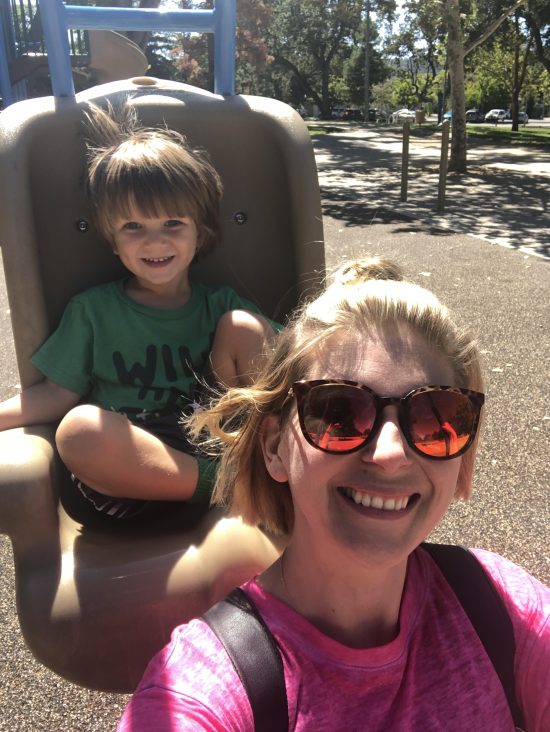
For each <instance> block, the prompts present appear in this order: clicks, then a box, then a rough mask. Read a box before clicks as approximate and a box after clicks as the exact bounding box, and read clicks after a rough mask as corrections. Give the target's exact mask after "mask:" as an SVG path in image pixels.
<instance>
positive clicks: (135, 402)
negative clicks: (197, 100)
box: [0, 104, 272, 518]
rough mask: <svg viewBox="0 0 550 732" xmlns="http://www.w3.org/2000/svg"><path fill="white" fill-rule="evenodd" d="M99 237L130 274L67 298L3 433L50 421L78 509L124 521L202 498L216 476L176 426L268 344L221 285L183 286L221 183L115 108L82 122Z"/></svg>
mask: <svg viewBox="0 0 550 732" xmlns="http://www.w3.org/2000/svg"><path fill="white" fill-rule="evenodd" d="M86 136H87V144H88V165H87V188H88V194H89V199H90V202H91V206H92V209H93V214H94V217H95V223H96V226H97V228H98V230H99V231H100V232H101V233H102V234H103V236H104V237H105V238H106V239H107V240H108V241H109V242H110V243H111V245H112V247H113V252H114V254H115V255H116V256H117V257H120V260H121V262H122V263H123V264H124V265H125V267H126V269H127V270H128V274H127V276H126V277H125V278H124V279H122V280H120V281H118V282H110V283H108V284H105V285H101V286H99V287H93V288H91V289H89V290H87V291H86V292H83V293H81V294H79V295H77V296H75V297H74V298H72V300H71V301H70V302H69V304H68V306H67V308H66V310H65V312H64V314H63V317H62V319H61V322H60V324H59V327H58V329H57V330H56V331H55V332H54V333H53V335H52V336H51V337H50V338H49V339H48V340H47V341H46V342H45V343H44V344H43V345H42V347H41V348H40V349H39V350H38V351H37V352H36V353H35V354H34V356H33V358H32V361H33V363H34V364H35V366H37V367H38V368H39V369H40V370H41V371H42V373H43V374H44V376H45V377H46V378H45V380H44V381H42V382H40V383H38V384H36V385H34V386H32V387H30V388H28V389H25V390H24V391H23V392H22V393H21V394H20V395H18V396H15V397H13V398H12V399H9V400H8V401H6V402H4V403H3V404H1V405H0V429H8V428H11V427H17V426H24V425H27V424H33V423H40V422H50V421H54V420H58V419H61V423H60V425H59V428H58V430H57V433H56V443H57V447H58V450H59V453H60V455H61V458H62V460H63V462H64V463H65V465H66V466H67V468H68V469H69V470H70V472H71V474H72V475H71V477H72V479H73V482H74V484H75V486H76V488H77V489H78V490H79V492H80V494H81V495H82V497H83V498H84V499H85V500H86V502H87V504H86V505H88V507H90V506H93V507H94V509H95V510H97V511H100V512H102V513H105V514H108V515H109V516H112V517H116V518H123V517H129V516H131V515H135V514H136V513H139V512H143V510H144V509H145V508H146V507H147V506H148V505H150V504H149V502H150V501H151V500H154V501H172V500H177V501H192V502H208V501H209V498H210V492H211V487H212V484H213V480H214V476H215V471H216V466H215V464H214V463H212V462H211V461H209V460H206V459H204V458H202V457H200V456H198V455H197V454H195V452H196V451H195V450H194V448H193V447H192V446H191V445H190V443H189V442H188V441H187V439H186V437H185V435H184V432H183V431H182V428H181V427H180V424H179V419H180V417H181V414H182V413H185V412H189V410H190V409H193V405H194V402H195V391H196V388H197V386H198V382H199V380H200V379H203V378H204V377H205V375H211V376H213V377H214V378H215V379H217V380H218V381H219V382H221V383H222V384H225V385H228V386H238V385H245V384H247V383H248V381H249V380H250V379H251V377H252V373H253V370H254V366H255V362H256V360H257V359H258V358H259V357H260V354H261V352H262V350H263V349H264V346H265V343H266V341H267V340H268V339H269V337H270V335H271V334H272V329H271V326H270V325H269V324H268V322H267V321H266V320H265V319H264V318H263V317H262V316H261V315H259V313H258V310H257V308H256V307H255V306H254V305H253V304H252V303H250V302H248V301H247V300H245V299H243V298H241V297H239V295H237V293H236V292H234V291H233V290H232V289H231V288H230V287H207V286H206V285H203V284H200V283H197V282H192V281H191V280H190V279H189V267H190V265H191V263H192V261H193V260H194V259H195V257H197V256H198V257H202V256H205V255H206V254H208V253H209V252H211V251H212V250H213V248H214V247H215V246H216V245H217V244H218V242H219V239H220V220H219V205H220V198H221V194H222V185H221V181H220V178H219V176H218V174H217V172H216V171H215V169H214V168H213V167H212V165H211V164H210V162H209V161H208V160H207V159H206V157H205V156H204V155H203V154H202V153H200V152H197V151H194V150H192V149H191V148H190V147H189V146H188V145H187V143H186V141H185V139H184V138H183V137H182V136H181V135H180V134H178V133H177V132H174V131H171V130H167V129H157V128H143V127H140V126H139V125H138V122H137V118H136V115H135V112H134V111H133V110H132V108H131V106H130V105H129V104H126V105H125V106H124V107H123V108H122V109H121V110H119V111H118V112H117V113H116V114H115V113H114V112H113V110H112V109H110V110H109V111H108V112H105V111H103V110H102V109H100V108H99V107H96V106H95V105H90V106H89V108H88V111H87V113H86Z"/></svg>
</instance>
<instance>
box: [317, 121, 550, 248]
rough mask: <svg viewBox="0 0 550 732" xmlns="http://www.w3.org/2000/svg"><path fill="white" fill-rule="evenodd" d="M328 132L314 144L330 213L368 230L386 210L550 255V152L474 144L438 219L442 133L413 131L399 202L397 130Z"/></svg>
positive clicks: (399, 144) (452, 180) (451, 184)
mask: <svg viewBox="0 0 550 732" xmlns="http://www.w3.org/2000/svg"><path fill="white" fill-rule="evenodd" d="M332 129H334V130H336V131H334V132H332V133H331V134H325V135H321V136H319V137H316V138H315V140H314V144H315V149H316V156H317V164H318V168H319V175H320V183H321V190H322V196H323V199H324V200H326V201H329V202H330V207H329V208H325V211H326V213H327V214H329V215H331V214H332V213H334V212H336V210H338V215H339V216H342V215H344V214H345V215H346V216H347V217H348V220H349V221H350V223H356V224H359V223H362V224H368V223H369V221H370V218H369V217H371V216H372V213H373V211H376V210H378V209H379V208H388V207H389V208H391V210H394V211H401V212H402V213H404V214H409V215H410V216H412V217H414V218H415V219H420V220H422V221H424V222H426V223H427V224H429V226H430V227H431V229H432V230H435V229H440V230H441V231H443V232H444V231H455V232H460V233H465V234H469V235H471V236H477V237H480V238H482V239H485V240H487V241H491V242H493V243H499V244H501V245H503V246H506V247H509V248H513V249H520V250H522V251H523V250H524V251H527V252H529V253H530V254H534V255H538V256H544V257H548V256H550V233H549V232H550V152H548V151H545V150H540V151H539V150H536V149H529V150H527V149H524V148H515V147H514V148H511V147H510V148H497V147H495V146H491V145H489V144H487V143H486V142H484V141H479V140H471V141H470V143H469V151H468V159H469V172H468V174H467V175H466V176H456V175H453V174H449V176H448V179H447V192H446V206H445V213H444V214H443V215H440V214H437V213H436V210H435V209H436V205H437V191H438V179H439V156H440V137H441V134H440V133H433V131H431V130H428V129H426V128H413V130H412V132H411V135H412V136H411V144H410V165H409V185H408V200H407V202H406V203H401V201H400V191H401V147H402V141H401V133H400V132H399V131H397V130H395V128H393V129H388V128H382V129H379V130H377V129H375V128H372V127H371V128H351V127H348V128H346V127H344V126H341V127H340V126H336V125H334V126H332ZM365 204H368V205H367V206H365Z"/></svg>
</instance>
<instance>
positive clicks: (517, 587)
mask: <svg viewBox="0 0 550 732" xmlns="http://www.w3.org/2000/svg"><path fill="white" fill-rule="evenodd" d="M472 552H473V554H474V555H475V556H476V558H477V559H478V561H479V562H480V563H481V565H482V566H483V568H484V569H485V571H486V572H487V574H488V575H489V577H490V578H491V580H492V582H493V584H494V585H495V587H496V589H497V591H498V592H499V594H500V595H501V597H502V598H503V600H504V602H505V603H506V606H507V609H508V611H509V612H510V613H511V614H512V615H516V616H520V617H523V619H530V620H533V619H534V616H535V615H537V616H539V618H540V619H541V620H544V618H546V619H548V617H549V615H550V588H548V587H547V586H546V585H544V584H543V583H542V582H540V581H539V580H538V579H537V578H536V577H533V575H531V574H529V572H527V571H526V570H525V569H523V568H522V567H520V566H519V565H517V564H515V563H514V562H512V561H510V560H509V559H506V558H505V557H502V556H500V555H499V554H495V553H494V552H490V551H487V550H485V549H472Z"/></svg>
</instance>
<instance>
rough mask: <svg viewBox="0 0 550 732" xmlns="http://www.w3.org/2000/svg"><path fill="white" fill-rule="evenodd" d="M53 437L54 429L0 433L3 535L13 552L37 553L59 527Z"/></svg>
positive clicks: (44, 427) (35, 427)
mask: <svg viewBox="0 0 550 732" xmlns="http://www.w3.org/2000/svg"><path fill="white" fill-rule="evenodd" d="M54 435H55V428H54V425H32V426H30V427H19V428H16V429H11V430H6V431H4V432H0V533H2V534H7V535H8V536H9V537H10V538H11V540H12V543H13V545H14V549H15V548H16V547H17V548H18V549H22V548H23V547H28V548H30V547H34V548H35V549H38V548H39V546H40V544H41V543H42V542H43V541H44V540H47V532H45V529H46V527H47V525H48V524H49V525H50V527H51V528H53V527H52V526H51V521H52V519H53V520H54V523H57V519H56V517H57V502H58V498H57V491H56V489H55V479H54V475H55V471H56V451H55V441H54ZM56 531H57V529H56Z"/></svg>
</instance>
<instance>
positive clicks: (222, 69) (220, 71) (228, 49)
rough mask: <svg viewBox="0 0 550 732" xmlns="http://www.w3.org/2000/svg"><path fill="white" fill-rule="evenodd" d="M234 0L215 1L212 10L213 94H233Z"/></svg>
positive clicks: (235, 13) (235, 10) (235, 6)
mask: <svg viewBox="0 0 550 732" xmlns="http://www.w3.org/2000/svg"><path fill="white" fill-rule="evenodd" d="M236 17H237V4H236V0H216V5H215V8H214V25H215V31H214V92H215V93H216V94H223V95H224V96H229V97H230V96H233V94H235V31H236Z"/></svg>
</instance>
